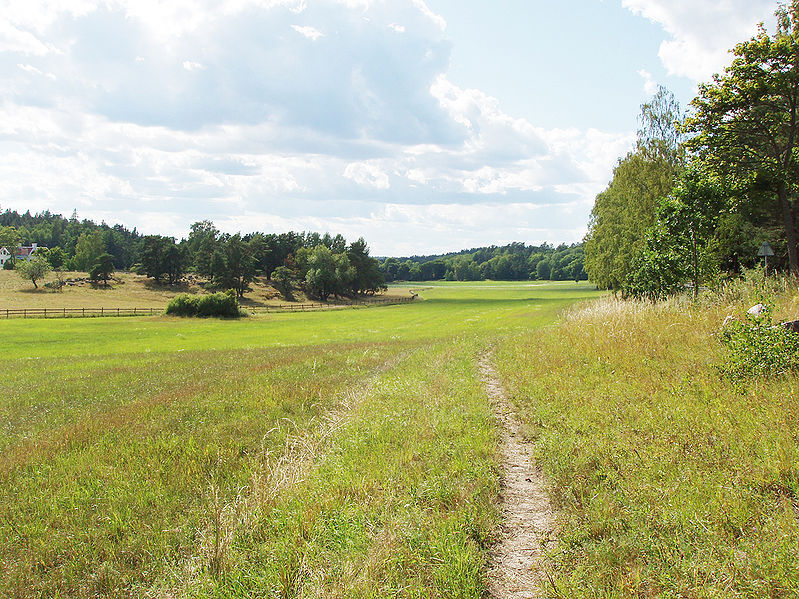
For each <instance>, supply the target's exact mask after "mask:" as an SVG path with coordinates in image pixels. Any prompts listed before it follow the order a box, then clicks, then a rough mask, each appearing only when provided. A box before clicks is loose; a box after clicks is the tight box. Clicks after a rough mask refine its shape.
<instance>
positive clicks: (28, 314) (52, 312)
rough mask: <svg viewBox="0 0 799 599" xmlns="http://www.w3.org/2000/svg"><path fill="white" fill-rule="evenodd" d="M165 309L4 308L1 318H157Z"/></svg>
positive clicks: (0, 313)
mask: <svg viewBox="0 0 799 599" xmlns="http://www.w3.org/2000/svg"><path fill="white" fill-rule="evenodd" d="M163 312H164V309H163V308H13V309H12V308H2V309H0V318H94V317H100V316H103V317H105V316H155V315H156V314H162V313H163Z"/></svg>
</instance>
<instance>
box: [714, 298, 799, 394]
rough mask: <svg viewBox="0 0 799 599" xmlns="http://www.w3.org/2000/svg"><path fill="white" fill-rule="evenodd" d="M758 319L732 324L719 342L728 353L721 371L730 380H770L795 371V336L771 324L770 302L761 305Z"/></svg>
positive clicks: (798, 357)
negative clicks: (758, 378)
mask: <svg viewBox="0 0 799 599" xmlns="http://www.w3.org/2000/svg"><path fill="white" fill-rule="evenodd" d="M763 305H764V309H763V311H762V312H761V313H760V315H759V316H752V315H751V314H748V313H747V314H746V320H744V321H740V320H733V321H731V322H729V323H728V324H727V326H726V327H724V330H723V331H722V332H721V334H720V339H721V341H722V342H723V343H724V345H726V346H727V348H728V349H729V355H728V357H727V358H726V359H725V360H724V364H723V365H722V367H721V369H722V372H724V374H726V375H727V376H729V377H730V378H732V379H736V380H740V379H745V378H747V377H757V376H765V377H773V376H778V375H781V374H786V373H789V372H795V371H797V370H799V334H798V333H794V332H793V331H789V330H788V329H787V328H785V327H783V326H782V325H780V324H774V323H773V322H772V314H773V312H774V304H773V302H769V301H767V302H765V303H764V304H763Z"/></svg>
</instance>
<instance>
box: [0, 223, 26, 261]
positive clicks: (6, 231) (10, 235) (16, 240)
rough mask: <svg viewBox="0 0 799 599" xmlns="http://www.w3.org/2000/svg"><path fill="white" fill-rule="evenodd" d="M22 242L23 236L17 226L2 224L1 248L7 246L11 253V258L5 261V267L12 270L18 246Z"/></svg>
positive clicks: (0, 232)
mask: <svg viewBox="0 0 799 599" xmlns="http://www.w3.org/2000/svg"><path fill="white" fill-rule="evenodd" d="M20 243H22V236H21V235H20V233H19V231H17V229H16V227H11V226H8V227H3V226H0V248H6V249H7V250H8V251H9V252H10V253H11V258H10V259H9V260H8V261H7V262H6V263H5V268H6V269H8V270H11V269H13V268H14V262H16V256H17V247H18V246H19V244H20Z"/></svg>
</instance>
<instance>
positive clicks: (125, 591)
mask: <svg viewBox="0 0 799 599" xmlns="http://www.w3.org/2000/svg"><path fill="white" fill-rule="evenodd" d="M421 295H422V297H423V298H424V300H423V301H419V302H417V303H414V304H410V305H400V306H391V307H381V308H366V309H357V310H348V311H341V312H339V311H337V312H317V313H300V314H280V315H265V316H257V317H250V318H245V319H242V320H240V321H220V320H199V321H198V320H183V319H174V318H166V317H158V318H134V319H85V320H83V319H67V320H57V321H55V320H50V321H44V320H28V321H15V320H10V321H3V322H0V338H2V341H3V343H2V347H3V348H4V349H5V350H6V353H7V358H6V362H5V363H4V368H3V370H2V371H1V372H0V423H2V428H0V448H2V450H3V451H2V454H1V455H2V457H0V596H20V597H38V596H42V597H44V596H46V597H59V596H60V597H95V596H161V597H175V596H186V597H222V596H224V597H227V596H242V597H251V596H270V597H271V596H279V597H311V596H313V597H317V596H326V597H327V596H332V597H335V596H342V597H344V596H346V597H375V596H407V597H480V596H482V594H483V593H484V579H485V560H486V550H487V548H488V546H489V544H490V542H491V541H492V539H493V538H494V537H495V534H496V530H497V525H498V521H497V509H496V502H497V493H498V465H497V453H496V452H497V439H498V432H497V430H496V423H495V421H494V419H493V417H492V415H491V412H490V407H489V405H488V402H487V400H486V397H485V393H484V390H483V388H482V385H481V384H480V381H479V379H478V377H477V371H476V368H475V358H476V356H477V355H478V353H479V352H480V351H482V350H483V349H485V348H486V347H488V346H489V345H495V344H497V343H501V342H502V340H503V339H506V338H512V337H514V336H518V335H522V334H525V333H526V332H529V331H530V330H533V329H536V328H539V327H542V326H544V325H547V324H549V323H551V322H553V320H554V319H555V317H556V315H557V314H558V313H559V311H561V310H562V309H563V308H565V307H566V306H568V305H569V304H570V303H572V302H574V301H576V300H579V299H584V298H586V297H590V296H592V295H594V292H592V291H590V288H589V287H588V286H586V285H580V286H578V285H575V284H574V283H568V284H551V285H544V286H540V285H536V286H531V285H525V284H475V285H461V286H458V285H436V286H427V288H426V289H425V290H423V291H421Z"/></svg>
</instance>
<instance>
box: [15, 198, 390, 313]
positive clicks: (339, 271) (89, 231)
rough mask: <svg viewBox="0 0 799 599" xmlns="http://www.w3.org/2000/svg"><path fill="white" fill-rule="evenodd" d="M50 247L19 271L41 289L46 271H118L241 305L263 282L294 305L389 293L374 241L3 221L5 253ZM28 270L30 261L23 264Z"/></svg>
mask: <svg viewBox="0 0 799 599" xmlns="http://www.w3.org/2000/svg"><path fill="white" fill-rule="evenodd" d="M23 242H24V243H27V244H30V243H37V244H38V245H40V246H44V247H47V248H48V249H47V250H46V251H42V252H41V253H39V252H37V253H39V258H38V259H37V260H36V261H35V264H30V263H25V264H17V265H15V264H14V262H13V261H9V262H8V263H7V267H11V268H13V267H14V266H17V267H19V268H20V270H21V274H23V275H24V276H26V277H27V278H30V279H31V280H32V281H33V284H34V286H35V285H36V280H37V279H39V278H42V277H43V276H44V274H45V272H46V270H49V269H54V270H56V271H61V270H75V271H84V272H87V273H89V274H90V276H91V278H92V279H95V280H98V281H106V282H107V281H108V279H109V278H110V276H111V273H113V272H114V270H115V269H118V270H133V271H135V272H139V273H141V274H144V275H146V276H148V277H150V278H152V279H154V280H155V281H157V282H159V283H163V284H166V285H176V284H178V283H179V282H180V281H181V280H182V279H183V278H184V277H185V275H186V274H188V273H191V274H194V275H196V276H197V277H199V278H202V279H204V280H205V281H206V286H207V287H208V288H212V289H223V290H226V289H232V290H234V291H235V293H236V295H237V296H238V297H243V295H244V294H245V293H246V292H247V291H248V290H249V289H250V284H251V283H252V282H253V280H254V279H255V277H257V276H264V277H266V278H267V279H269V280H271V281H272V283H273V285H274V286H275V287H276V288H277V289H278V290H279V291H280V292H281V294H282V295H283V296H284V297H286V298H287V299H290V298H292V297H293V293H294V292H295V291H296V290H298V289H302V290H303V291H304V292H305V293H306V294H308V295H309V296H310V297H315V298H319V299H322V300H324V301H326V300H327V299H328V298H329V297H330V296H331V295H333V296H344V295H357V294H371V293H375V292H378V291H381V290H382V289H384V288H385V282H384V279H383V276H382V274H381V272H380V269H379V268H378V262H377V260H375V259H374V258H372V257H370V256H369V248H368V246H367V244H366V241H365V240H364V239H363V238H360V239H358V240H356V241H354V242H352V243H348V242H347V240H346V239H345V238H344V237H343V236H342V235H330V234H329V233H324V234H320V233H306V232H302V233H296V232H294V231H289V232H287V233H279V234H274V233H259V232H256V233H248V234H245V235H242V234H240V233H236V234H234V235H231V234H228V233H221V232H220V231H219V229H217V228H216V226H214V224H213V223H212V222H210V221H207V220H205V221H200V222H196V223H194V224H192V225H191V228H190V231H189V235H188V237H186V238H184V239H181V240H180V241H177V240H176V239H175V238H174V237H169V236H165V235H141V234H139V233H138V232H137V231H136V229H133V230H129V229H126V228H125V227H123V226H121V225H114V226H113V227H110V226H108V225H106V224H105V223H102V224H100V225H97V224H96V223H94V222H92V221H90V220H82V221H81V220H78V218H77V215H76V214H74V213H73V215H72V217H71V218H69V219H66V218H64V217H63V216H61V215H56V214H52V213H50V212H43V213H39V214H31V213H30V212H26V213H24V214H19V213H17V212H14V211H10V210H6V211H5V212H3V213H0V247H7V248H9V249H10V250H11V251H12V252H13V248H16V247H17V246H19V245H20V244H22V243H23ZM19 262H23V261H19Z"/></svg>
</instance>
